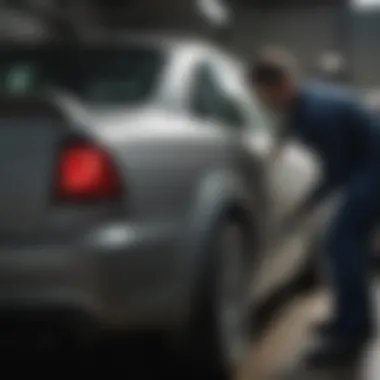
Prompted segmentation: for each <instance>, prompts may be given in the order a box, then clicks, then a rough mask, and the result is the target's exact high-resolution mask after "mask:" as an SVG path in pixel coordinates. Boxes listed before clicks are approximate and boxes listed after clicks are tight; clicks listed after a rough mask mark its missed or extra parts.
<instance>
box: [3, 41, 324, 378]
mask: <svg viewBox="0 0 380 380" xmlns="http://www.w3.org/2000/svg"><path fill="white" fill-rule="evenodd" d="M5 50H7V51H5ZM2 53H4V54H1V58H0V91H1V95H3V98H2V99H1V101H0V115H1V117H0V120H1V128H0V174H1V175H0V178H1V179H2V186H1V188H0V210H1V213H0V235H1V240H0V242H1V248H0V249H1V252H0V273H1V275H0V285H1V286H0V309H1V311H2V312H4V313H8V314H9V313H13V312H14V313H18V315H22V316H25V318H29V316H30V314H28V313H26V311H31V312H33V313H37V314H38V313H40V314H41V313H43V314H44V315H45V316H52V318H53V316H54V317H58V318H57V319H54V320H55V321H57V324H61V323H63V324H64V326H65V327H68V328H69V329H71V331H72V332H75V333H78V337H79V336H80V335H81V332H83V331H88V330H89V327H90V326H91V328H93V330H91V331H93V332H94V333H99V337H100V336H101V333H107V332H117V331H131V330H133V331H135V330H141V331H147V330H153V331H160V332H164V335H165V336H166V337H167V338H170V337H173V336H177V337H178V336H180V337H182V338H181V339H179V341H180V342H181V344H182V346H183V347H185V346H186V347H192V348H193V350H188V351H186V352H189V356H188V358H189V360H190V358H191V360H193V363H207V367H208V369H210V370H213V371H219V372H224V373H227V372H229V371H231V370H232V369H233V368H235V367H236V365H237V363H238V362H239V360H240V359H241V357H242V354H243V353H244V349H245V347H246V344H247V340H248V337H249V334H248V328H249V326H248V323H247V322H248V319H249V318H248V317H249V316H250V314H251V311H252V307H255V305H258V304H259V303H261V302H262V301H263V300H264V299H265V298H266V297H267V296H268V295H270V294H271V293H273V292H274V291H276V290H277V289H278V288H279V287H281V286H282V285H284V284H286V283H288V282H289V281H291V280H292V279H293V278H295V276H298V275H299V274H300V273H301V272H302V271H303V270H304V269H305V268H306V267H305V265H306V263H308V260H309V253H310V247H311V245H312V243H313V239H314V238H315V231H316V222H317V220H316V219H315V218H311V219H310V224H307V225H305V226H303V227H302V229H301V228H300V229H299V230H298V231H295V232H294V234H290V235H289V236H287V237H286V239H285V238H282V239H281V244H280V243H279V244H276V242H277V240H276V239H277V235H276V234H277V232H276V231H277V227H278V225H279V223H280V221H282V218H283V217H284V216H285V215H286V214H287V213H288V212H289V211H291V209H292V208H294V207H295V206H296V204H297V202H298V200H299V199H300V197H302V196H303V195H305V194H306V193H307V192H308V191H309V190H310V189H311V188H312V186H313V185H314V183H315V182H316V181H317V179H318V172H319V171H318V166H317V164H316V161H315V160H314V158H313V157H311V156H310V155H309V154H308V153H307V152H305V151H303V150H302V148H301V147H299V146H297V145H296V143H294V144H293V143H291V144H289V145H288V147H287V149H286V150H285V152H284V153H283V156H282V157H281V159H280V160H278V161H277V163H274V164H272V163H269V161H268V160H269V157H268V154H269V152H270V147H271V142H272V137H273V132H274V129H275V126H274V125H273V124H272V123H268V122H267V121H266V116H265V115H264V113H263V112H262V111H261V110H260V107H259V105H258V103H257V101H256V100H255V99H254V96H253V94H252V91H251V89H250V87H249V83H248V82H247V79H246V77H245V71H244V67H243V65H242V64H240V63H239V62H238V60H236V59H235V58H233V57H231V56H229V55H228V54H226V53H224V52H223V51H220V50H219V49H217V48H216V47H214V46H212V45H209V44H205V43H201V42H197V41H187V40H182V39H175V38H163V37H146V36H142V37H139V36H130V37H126V38H122V39H120V41H119V40H115V39H113V40H112V42H111V40H109V41H98V42H97V43H93V44H89V45H88V46H86V47H78V48H76V47H71V48H69V47H63V46H53V45H50V46H47V47H37V46H35V47H23V48H17V47H13V48H3V52H2ZM48 94H51V95H49V96H47V95H48ZM20 313H21V314H20ZM62 326H63V325H62Z"/></svg>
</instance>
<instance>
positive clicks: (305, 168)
mask: <svg viewBox="0 0 380 380" xmlns="http://www.w3.org/2000/svg"><path fill="white" fill-rule="evenodd" d="M251 102H252V104H253V105H252V106H251V107H249V109H250V110H251V118H252V123H255V122H257V120H261V128H252V130H250V131H248V132H247V138H246V141H247V144H248V145H249V149H251V152H252V154H253V155H254V156H255V157H256V156H257V155H259V156H260V157H261V160H262V161H263V162H264V165H265V167H266V170H265V173H266V183H267V189H268V192H269V194H268V197H269V202H270V203H271V207H270V212H271V214H270V216H269V223H270V225H271V228H269V229H268V237H267V241H268V245H267V246H266V249H265V252H264V254H263V257H264V260H263V265H262V266H261V271H260V273H259V274H258V275H257V278H256V279H255V282H254V284H255V285H254V293H255V295H256V297H262V296H264V295H265V294H266V293H268V292H270V291H272V290H273V289H274V288H276V287H278V286H280V285H282V284H283V283H285V282H287V281H289V280H290V279H291V277H292V276H294V275H295V274H296V273H297V271H299V270H300V269H301V266H302V264H303V263H304V261H305V259H306V258H307V255H308V253H309V250H310V246H311V244H312V243H313V242H312V239H313V238H314V235H315V229H316V226H317V225H316V223H315V222H316V220H315V218H310V221H309V222H308V223H306V224H303V225H302V226H300V227H299V228H298V229H297V230H295V231H294V232H293V233H291V234H289V236H287V237H286V238H284V239H283V238H281V239H280V240H279V239H278V235H277V234H278V229H279V227H280V226H281V225H282V224H283V223H284V222H286V218H287V216H289V215H291V213H292V212H293V211H295V209H296V208H297V207H298V205H299V204H300V202H301V201H302V200H303V199H304V198H305V197H306V196H307V195H308V194H309V193H310V191H312V189H313V188H314V187H315V186H316V185H317V184H318V181H319V179H320V176H321V171H320V165H319V163H318V160H317V159H316V157H315V156H314V155H313V154H312V152H310V151H308V150H307V149H306V148H305V147H303V146H302V145H300V144H299V143H298V142H297V141H295V140H289V141H287V143H286V145H285V146H284V149H283V150H282V152H281V154H280V156H279V157H278V159H277V160H276V161H274V162H273V161H272V160H271V151H272V147H273V144H274V140H275V136H276V134H277V133H278V129H277V128H278V125H276V124H275V123H273V122H272V121H271V120H270V119H269V118H268V117H267V116H266V115H265V111H264V110H263V108H262V107H260V105H259V102H258V101H257V100H256V99H255V98H254V96H252V97H251ZM252 110H253V111H254V112H252Z"/></svg>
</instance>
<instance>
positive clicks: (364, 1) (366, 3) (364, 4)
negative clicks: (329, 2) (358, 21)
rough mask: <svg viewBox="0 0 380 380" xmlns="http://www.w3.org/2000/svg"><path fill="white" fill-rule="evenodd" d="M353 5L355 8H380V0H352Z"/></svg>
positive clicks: (364, 9)
mask: <svg viewBox="0 0 380 380" xmlns="http://www.w3.org/2000/svg"><path fill="white" fill-rule="evenodd" d="M351 5H352V7H353V8H354V9H355V10H359V11H361V10H363V11H366V10H372V9H376V8H379V9H380V0H351Z"/></svg>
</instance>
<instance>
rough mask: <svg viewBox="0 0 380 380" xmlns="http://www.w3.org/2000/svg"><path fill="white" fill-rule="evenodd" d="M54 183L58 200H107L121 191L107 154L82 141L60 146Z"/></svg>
mask: <svg viewBox="0 0 380 380" xmlns="http://www.w3.org/2000/svg"><path fill="white" fill-rule="evenodd" d="M57 182H58V183H57V186H58V197H59V198H60V199H62V198H63V199H76V198H80V199H104V198H107V199H108V198H114V197H117V196H119V195H120V194H121V185H120V178H119V175H118V173H117V171H116V168H115V167H114V165H113V163H112V161H111V159H110V157H109V156H108V155H107V153H106V152H105V151H104V150H103V149H101V148H100V147H97V146H95V145H93V144H90V143H86V142H80V143H71V144H67V145H65V146H64V147H63V148H62V150H61V152H60V156H59V162H58V181H57Z"/></svg>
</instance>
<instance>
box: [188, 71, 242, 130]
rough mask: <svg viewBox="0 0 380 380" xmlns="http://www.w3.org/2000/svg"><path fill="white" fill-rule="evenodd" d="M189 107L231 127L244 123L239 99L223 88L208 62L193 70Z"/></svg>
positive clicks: (199, 114) (240, 125)
mask: <svg viewBox="0 0 380 380" xmlns="http://www.w3.org/2000/svg"><path fill="white" fill-rule="evenodd" d="M191 109H192V112H193V113H194V114H195V115H197V116H199V117H202V118H212V119H217V120H219V121H221V122H222V123H223V124H226V125H228V126H231V127H242V126H244V125H245V124H246V123H245V118H244V115H243V113H242V111H241V108H240V103H239V101H238V100H237V99H234V98H233V97H231V96H229V94H228V93H227V92H226V91H225V90H224V89H223V86H222V84H221V83H220V81H219V78H218V74H217V72H216V70H214V69H213V67H212V66H211V65H208V64H202V65H201V66H199V67H198V69H197V70H196V72H195V76H194V83H193V91H192V94H191Z"/></svg>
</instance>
